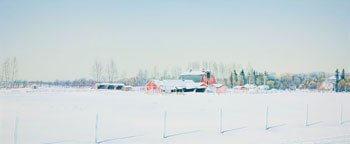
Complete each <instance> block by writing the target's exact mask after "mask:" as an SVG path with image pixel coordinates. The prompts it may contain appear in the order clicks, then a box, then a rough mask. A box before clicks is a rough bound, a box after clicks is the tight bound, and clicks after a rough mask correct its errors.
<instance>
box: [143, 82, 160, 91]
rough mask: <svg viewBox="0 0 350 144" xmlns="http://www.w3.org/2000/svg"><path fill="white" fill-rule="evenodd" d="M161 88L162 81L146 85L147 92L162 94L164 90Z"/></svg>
mask: <svg viewBox="0 0 350 144" xmlns="http://www.w3.org/2000/svg"><path fill="white" fill-rule="evenodd" d="M160 86H161V81H158V80H152V81H150V82H149V83H147V84H146V92H147V93H149V92H153V93H161V92H162V89H161V88H160Z"/></svg>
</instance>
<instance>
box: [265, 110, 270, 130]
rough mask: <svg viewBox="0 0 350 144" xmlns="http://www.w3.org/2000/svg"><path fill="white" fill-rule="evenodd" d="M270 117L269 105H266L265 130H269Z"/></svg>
mask: <svg viewBox="0 0 350 144" xmlns="http://www.w3.org/2000/svg"><path fill="white" fill-rule="evenodd" d="M268 118H269V105H267V106H266V120H265V130H268V129H269V127H268V120H269V119H268Z"/></svg>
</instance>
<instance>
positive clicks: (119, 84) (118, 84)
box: [96, 83, 124, 86]
mask: <svg viewBox="0 0 350 144" xmlns="http://www.w3.org/2000/svg"><path fill="white" fill-rule="evenodd" d="M96 85H114V86H124V84H122V83H96Z"/></svg>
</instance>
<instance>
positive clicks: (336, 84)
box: [334, 69, 339, 92]
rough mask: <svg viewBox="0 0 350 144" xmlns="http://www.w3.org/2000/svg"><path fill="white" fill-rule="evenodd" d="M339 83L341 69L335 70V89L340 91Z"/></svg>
mask: <svg viewBox="0 0 350 144" xmlns="http://www.w3.org/2000/svg"><path fill="white" fill-rule="evenodd" d="M338 83H339V70H338V69H337V70H336V71H335V86H334V88H335V91H336V92H338Z"/></svg>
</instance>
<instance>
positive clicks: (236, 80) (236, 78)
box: [233, 70, 238, 83]
mask: <svg viewBox="0 0 350 144" xmlns="http://www.w3.org/2000/svg"><path fill="white" fill-rule="evenodd" d="M233 73H234V75H235V82H236V83H238V75H237V72H236V70H234V71H233Z"/></svg>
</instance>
